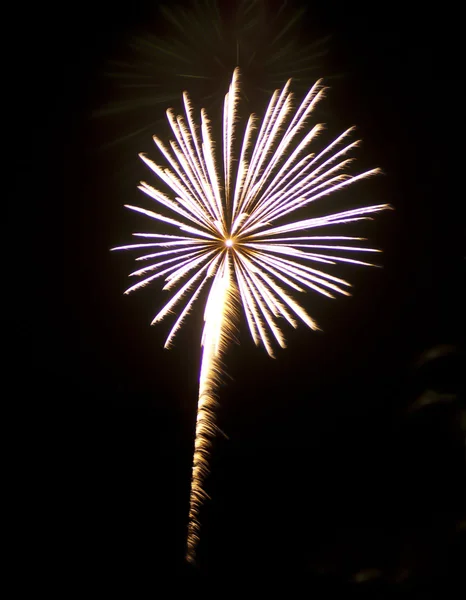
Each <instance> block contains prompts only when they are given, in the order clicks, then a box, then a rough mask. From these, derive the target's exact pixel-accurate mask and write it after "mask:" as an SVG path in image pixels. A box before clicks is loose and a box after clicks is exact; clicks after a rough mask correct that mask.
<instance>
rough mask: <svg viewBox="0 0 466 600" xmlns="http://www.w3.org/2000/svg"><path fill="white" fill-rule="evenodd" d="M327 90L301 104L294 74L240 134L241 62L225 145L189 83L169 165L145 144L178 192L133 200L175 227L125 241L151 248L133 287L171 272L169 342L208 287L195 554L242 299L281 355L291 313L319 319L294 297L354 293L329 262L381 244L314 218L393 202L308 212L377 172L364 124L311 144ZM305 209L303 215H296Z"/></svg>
mask: <svg viewBox="0 0 466 600" xmlns="http://www.w3.org/2000/svg"><path fill="white" fill-rule="evenodd" d="M324 92H325V88H324V87H323V86H322V84H321V82H320V81H318V82H317V83H316V84H315V85H314V86H313V87H312V89H311V90H310V91H309V92H308V94H307V95H306V96H305V98H304V100H303V101H302V103H301V104H300V105H299V106H297V108H296V109H294V108H293V103H292V94H291V92H290V81H288V82H287V84H286V85H285V87H284V88H283V89H282V90H277V91H276V92H275V93H274V94H273V96H272V98H271V100H270V102H269V105H268V108H267V110H266V113H265V116H264V119H263V120H262V122H261V123H260V122H259V121H258V119H257V118H256V117H255V116H254V115H251V116H250V117H249V119H248V121H247V123H246V126H245V130H244V135H239V133H238V130H239V121H240V118H239V117H240V115H239V103H240V86H239V71H238V69H236V70H235V71H234V74H233V78H232V81H231V84H230V87H229V91H228V93H227V95H226V96H225V101H224V110H223V126H222V129H223V140H222V141H223V143H222V151H221V152H220V150H219V148H216V144H215V140H214V135H213V128H212V125H211V123H210V121H209V119H208V117H207V114H206V112H205V110H202V111H201V119H200V123H197V122H196V120H195V118H194V116H193V106H192V103H191V101H190V99H189V97H188V95H187V94H186V93H184V94H183V102H184V106H185V115H184V116H175V114H174V113H173V111H172V110H168V111H167V117H168V122H169V124H170V127H171V129H172V132H173V135H174V139H173V140H172V141H170V142H169V143H168V144H165V143H163V142H162V141H161V140H160V139H158V138H157V137H154V142H155V144H156V146H157V147H158V149H159V150H160V152H161V154H162V156H163V157H164V159H165V161H166V165H165V166H161V165H159V164H156V163H155V162H153V161H152V160H150V159H149V158H148V157H147V156H145V155H141V158H142V160H143V161H144V162H145V163H146V164H147V166H148V167H149V168H150V169H151V170H152V171H153V172H154V173H155V175H156V176H157V177H158V179H159V180H161V181H162V182H163V183H164V184H165V185H166V186H167V188H168V189H169V190H171V195H170V196H169V195H166V194H165V193H163V192H162V191H160V190H158V189H155V188H153V187H152V186H150V185H149V184H147V183H144V182H143V183H141V185H140V186H139V189H140V190H141V191H143V192H144V193H145V194H146V195H147V196H149V197H150V198H151V199H152V200H154V201H155V202H156V203H157V204H158V205H160V206H161V207H163V209H162V211H161V212H154V211H152V210H147V209H145V208H139V207H136V206H127V208H129V209H131V210H133V211H136V212H138V213H141V214H143V215H145V216H146V217H149V218H151V219H154V220H155V221H156V222H158V223H163V224H166V225H167V226H169V227H170V228H171V232H170V233H135V234H133V235H135V236H136V237H139V238H145V239H146V240H149V241H145V242H143V243H137V244H130V245H126V246H121V247H119V248H115V249H118V250H138V251H142V252H143V254H142V256H139V257H138V258H137V259H136V260H138V261H143V262H144V263H145V266H142V267H141V268H139V269H137V270H136V271H134V272H133V273H131V275H132V276H133V277H141V279H140V280H139V281H138V282H137V283H135V284H134V285H132V286H131V287H130V288H129V289H128V290H126V293H129V292H132V291H134V290H137V289H139V288H142V287H144V286H146V285H148V284H150V283H152V282H154V281H155V280H157V279H159V278H164V281H165V286H164V288H163V289H164V290H173V293H172V295H171V297H170V300H169V301H168V302H167V303H166V304H165V305H164V306H163V308H162V309H161V310H160V312H159V313H158V314H157V315H156V316H155V318H154V320H153V323H158V322H160V321H161V320H162V319H164V318H165V317H167V316H168V315H172V314H173V313H174V312H175V311H176V309H179V312H178V314H177V318H176V320H175V322H174V324H173V326H172V328H171V331H170V333H169V335H168V337H167V340H166V342H165V347H167V348H168V347H170V345H171V344H172V342H173V339H174V336H175V335H176V333H177V332H178V331H179V329H180V327H181V326H182V324H183V322H184V320H185V318H186V317H187V315H188V313H189V312H190V311H191V309H192V307H193V306H194V304H195V302H196V300H197V299H198V298H199V296H200V294H201V292H202V290H204V289H205V290H206V291H207V301H206V305H205V309H204V330H203V334H202V341H201V343H202V348H203V354H202V360H201V369H200V382H199V401H198V412H197V423H196V436H195V448H194V460H193V473H192V485H191V499H190V512H189V530H188V559H190V560H192V559H194V556H195V549H196V544H197V542H198V539H199V509H200V506H201V504H202V501H203V499H204V497H205V492H204V488H203V483H204V480H205V476H206V474H207V471H208V460H209V452H210V445H211V441H212V438H213V436H214V435H215V431H216V426H215V419H214V416H215V415H214V408H215V399H216V393H217V389H218V384H219V380H220V377H221V373H222V365H221V358H222V354H223V352H224V350H225V348H226V347H227V345H228V342H229V340H230V339H231V335H232V331H233V328H234V325H235V321H236V314H237V312H238V310H239V308H240V307H242V309H243V311H244V316H245V318H246V321H247V324H248V327H249V331H250V332H251V335H252V338H253V340H254V342H255V343H256V344H257V345H259V344H263V346H264V347H265V349H266V351H267V352H268V354H269V355H270V356H273V355H274V349H275V346H276V344H278V345H279V346H281V347H282V348H284V347H285V336H284V333H283V327H282V325H283V324H284V323H285V322H287V323H289V324H290V325H291V326H292V327H297V325H298V322H299V321H300V320H301V321H303V322H304V323H305V324H306V325H308V326H309V327H310V328H311V329H314V330H315V329H317V328H318V327H317V324H316V322H315V321H314V319H313V318H312V317H311V316H310V315H309V314H308V313H307V311H306V310H305V309H304V307H303V306H301V304H300V303H298V302H297V300H296V299H295V295H296V292H305V291H307V290H312V291H314V292H317V293H319V294H323V295H325V296H328V297H330V298H334V297H335V295H337V294H342V295H346V296H348V295H350V292H349V288H350V287H351V286H350V283H348V282H347V281H346V280H344V279H342V278H340V277H336V276H335V275H331V274H330V273H328V272H327V271H326V270H323V269H324V268H325V265H337V264H339V263H345V264H348V263H349V264H353V265H371V264H372V263H370V262H367V261H365V260H360V258H357V259H356V258H353V257H354V256H357V255H364V254H367V253H374V252H378V250H376V249H374V248H368V247H364V245H363V244H361V243H360V242H362V241H363V238H359V237H351V236H341V235H320V234H319V235H310V234H309V232H310V230H313V229H315V230H322V228H324V227H326V226H332V227H333V226H336V225H342V224H346V223H350V222H354V221H360V220H363V219H368V218H370V217H369V216H368V215H370V214H373V213H375V212H378V211H380V210H383V209H386V208H388V206H387V205H385V204H378V205H373V206H367V207H364V208H355V209H352V210H346V211H343V212H335V213H332V214H329V215H325V216H317V217H312V218H309V216H308V215H305V214H303V210H302V209H305V208H306V207H308V206H309V205H310V204H311V203H313V202H315V201H317V200H319V199H320V198H322V197H324V196H326V195H328V194H332V193H333V192H336V191H337V190H340V189H342V188H345V187H347V186H349V185H352V184H353V183H355V182H357V181H360V180H362V179H365V178H367V177H370V176H372V175H374V174H376V173H377V172H378V169H372V170H369V171H365V172H363V173H360V174H357V175H349V174H348V173H347V168H348V166H349V164H350V158H348V156H349V154H350V152H351V151H352V150H353V149H354V148H355V147H356V146H357V144H358V142H357V141H352V142H351V141H349V140H348V138H349V136H350V134H351V133H352V132H353V128H350V129H348V130H346V131H345V132H344V133H342V134H341V135H339V136H338V137H337V138H336V139H334V140H333V141H331V143H329V144H328V145H326V146H324V147H323V148H322V149H320V150H319V151H318V152H316V153H309V146H310V145H311V144H313V143H315V141H316V138H317V137H318V135H319V134H320V133H321V131H322V128H323V127H322V125H314V126H313V127H307V126H306V125H307V122H308V119H309V117H310V115H311V113H312V111H313V110H314V108H315V106H316V105H317V103H318V102H319V101H320V100H321V99H322V97H323V95H324ZM219 154H222V160H221V159H220V158H219ZM166 209H168V210H166ZM296 212H297V214H298V216H299V215H300V214H301V215H302V217H304V218H297V220H295V219H294V218H293V216H294V215H293V213H296ZM305 212H306V210H304V213H305ZM167 214H169V215H170V216H167ZM317 233H318V232H317ZM303 234H304V235H303Z"/></svg>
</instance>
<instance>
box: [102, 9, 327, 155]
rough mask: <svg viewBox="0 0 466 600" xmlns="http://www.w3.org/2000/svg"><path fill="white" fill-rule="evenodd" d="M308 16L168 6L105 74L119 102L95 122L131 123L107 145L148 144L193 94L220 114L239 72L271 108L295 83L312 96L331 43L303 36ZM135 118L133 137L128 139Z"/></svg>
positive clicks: (284, 11) (299, 11) (289, 12)
mask: <svg viewBox="0 0 466 600" xmlns="http://www.w3.org/2000/svg"><path fill="white" fill-rule="evenodd" d="M305 13H306V7H304V6H303V7H301V8H300V7H296V8H294V7H293V6H290V5H288V4H287V3H286V2H281V3H278V5H277V6H274V5H270V3H269V2H264V1H263V0H235V2H232V3H225V2H218V0H194V1H191V2H183V3H180V2H178V3H169V4H168V3H167V5H161V6H160V7H158V12H157V15H156V17H155V18H154V24H153V25H152V26H150V25H149V26H147V28H146V31H144V32H140V33H138V34H137V35H134V36H133V37H132V38H131V39H130V40H129V43H128V44H127V46H125V47H124V48H122V49H121V51H120V52H119V54H121V57H120V58H119V59H118V60H117V59H115V60H112V61H109V63H108V65H107V67H106V76H107V78H108V80H109V82H110V83H111V85H112V88H113V89H112V93H111V97H112V100H111V102H110V103H108V104H106V105H104V106H101V107H96V110H95V112H94V115H95V116H96V117H112V118H118V116H119V115H122V116H124V119H125V121H124V122H123V121H122V122H121V123H119V126H118V130H119V131H120V132H121V133H120V134H119V137H118V138H117V139H114V140H111V141H110V140H109V142H108V144H109V145H111V144H114V143H118V142H123V141H124V142H125V144H128V142H130V141H133V142H134V143H137V144H141V143H142V141H141V140H144V138H145V136H146V135H147V133H148V132H149V133H153V131H154V126H156V125H157V127H159V123H158V122H157V120H158V119H159V118H160V117H162V118H164V112H165V107H166V106H167V104H168V103H171V105H177V104H178V102H179V100H180V90H183V89H186V88H188V89H189V90H191V94H195V97H196V100H197V101H198V102H200V103H202V106H204V107H205V108H206V109H208V110H209V111H210V110H212V111H213V114H215V113H216V112H217V110H218V109H219V107H220V106H221V102H222V101H223V95H224V90H226V89H227V88H228V85H229V83H230V75H231V73H232V72H233V70H234V69H235V67H237V66H238V67H240V68H241V73H242V77H243V80H245V82H247V84H248V90H249V92H250V93H251V92H252V93H253V94H254V97H255V100H256V99H257V98H260V99H263V100H264V101H266V100H268V98H270V95H271V94H272V93H273V91H274V90H275V89H276V88H277V87H281V86H283V84H284V83H285V81H286V80H287V79H288V78H289V77H292V78H293V81H294V89H295V92H296V91H297V90H298V89H299V90H301V91H303V92H306V91H307V88H308V85H309V80H310V81H311V82H312V81H314V80H315V79H316V78H317V77H319V76H320V73H319V70H320V69H321V68H322V61H323V59H324V57H325V55H326V53H327V41H328V38H314V39H312V34H311V33H310V32H309V29H308V27H306V31H305V33H304V32H302V31H301V25H302V23H303V19H302V17H303V15H304V14H305ZM149 22H150V21H149ZM310 37H311V41H309V38H310ZM244 100H246V98H244ZM159 108H163V110H160V111H159ZM128 114H131V129H130V130H127V131H124V128H125V123H127V122H128V118H127V117H128ZM140 149H141V146H140V145H139V146H138V151H140Z"/></svg>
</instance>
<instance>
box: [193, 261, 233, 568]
mask: <svg viewBox="0 0 466 600" xmlns="http://www.w3.org/2000/svg"><path fill="white" fill-rule="evenodd" d="M230 261H231V258H230V256H229V255H228V254H227V255H226V256H225V257H224V259H223V261H222V265H221V266H220V268H219V270H218V271H217V274H216V275H215V278H214V281H213V283H212V287H211V290H210V293H209V297H208V299H207V304H206V308H205V312H204V321H205V323H204V331H203V334H202V347H203V352H202V362H201V373H200V378H199V400H198V405H197V418H196V436H195V442H194V458H193V469H192V479H191V498H190V507H189V525H188V551H187V558H188V560H189V561H191V562H194V560H195V556H196V546H197V543H198V541H199V531H200V523H199V511H200V508H201V505H202V503H203V501H204V499H205V498H206V497H207V494H206V493H205V491H204V489H203V483H204V479H205V477H206V475H207V473H208V465H209V456H210V449H211V445H212V439H213V437H214V436H215V434H216V432H217V427H216V425H215V407H216V404H217V400H216V392H217V389H218V386H219V384H220V381H221V374H222V362H221V359H222V355H223V353H224V351H225V350H226V348H227V345H228V342H229V341H230V340H231V337H232V332H233V328H234V324H235V323H236V316H237V315H236V302H235V285H234V282H233V279H232V276H231V265H230Z"/></svg>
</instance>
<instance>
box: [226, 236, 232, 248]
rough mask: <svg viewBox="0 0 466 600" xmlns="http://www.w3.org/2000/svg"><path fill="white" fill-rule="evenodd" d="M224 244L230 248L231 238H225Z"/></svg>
mask: <svg viewBox="0 0 466 600" xmlns="http://www.w3.org/2000/svg"><path fill="white" fill-rule="evenodd" d="M225 246H226V247H227V248H231V247H232V246H233V240H232V239H230V238H229V239H228V240H225Z"/></svg>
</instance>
